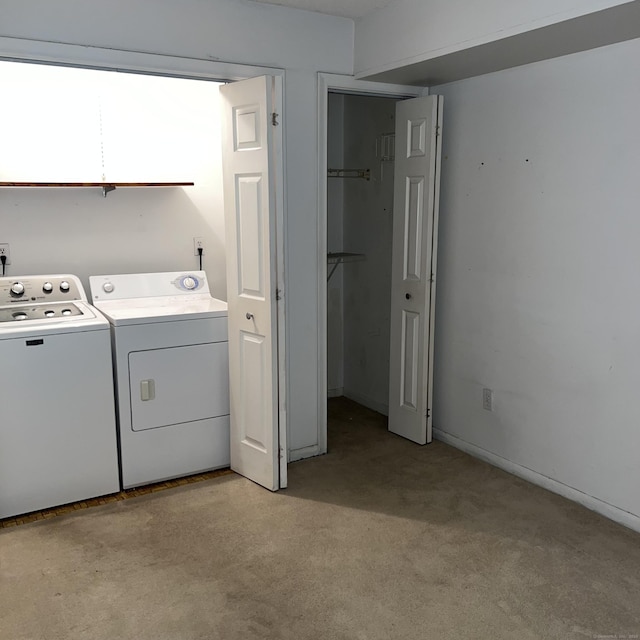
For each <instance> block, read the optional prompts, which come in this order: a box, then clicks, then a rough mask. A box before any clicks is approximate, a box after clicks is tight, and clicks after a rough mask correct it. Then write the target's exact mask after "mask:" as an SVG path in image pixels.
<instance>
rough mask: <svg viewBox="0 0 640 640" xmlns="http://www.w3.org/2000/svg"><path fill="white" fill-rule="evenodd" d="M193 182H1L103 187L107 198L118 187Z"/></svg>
mask: <svg viewBox="0 0 640 640" xmlns="http://www.w3.org/2000/svg"><path fill="white" fill-rule="evenodd" d="M193 185H194V183H193V182H0V187H49V188H51V187H101V188H102V194H103V195H104V197H105V198H106V197H107V193H109V191H113V190H114V189H116V188H117V187H192V186H193Z"/></svg>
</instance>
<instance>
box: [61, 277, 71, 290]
mask: <svg viewBox="0 0 640 640" xmlns="http://www.w3.org/2000/svg"><path fill="white" fill-rule="evenodd" d="M70 288H71V287H70V286H69V283H68V282H67V281H66V280H63V281H62V282H61V283H60V291H62V293H67V291H69V289H70Z"/></svg>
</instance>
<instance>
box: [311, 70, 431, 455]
mask: <svg viewBox="0 0 640 640" xmlns="http://www.w3.org/2000/svg"><path fill="white" fill-rule="evenodd" d="M329 93H342V94H350V95H360V96H370V97H383V98H397V99H399V100H402V99H405V98H419V97H421V96H426V95H429V88H428V87H412V86H407V85H401V84H385V83H382V82H369V81H365V80H356V79H355V78H354V77H353V76H343V75H338V74H333V73H318V232H317V233H318V269H317V271H318V451H317V454H323V453H326V452H327V355H328V351H327V219H328V214H327V185H328V180H327V166H328V165H327V142H328V130H329ZM312 455H313V454H312Z"/></svg>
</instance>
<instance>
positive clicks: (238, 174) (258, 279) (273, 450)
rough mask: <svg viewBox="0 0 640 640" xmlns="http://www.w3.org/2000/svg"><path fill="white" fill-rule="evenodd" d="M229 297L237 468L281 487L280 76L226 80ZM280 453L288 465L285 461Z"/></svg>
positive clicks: (283, 450)
mask: <svg viewBox="0 0 640 640" xmlns="http://www.w3.org/2000/svg"><path fill="white" fill-rule="evenodd" d="M220 92H221V94H222V108H223V118H222V119H223V133H222V136H223V137H222V150H223V151H222V157H223V179H224V201H225V205H224V206H225V226H226V246H227V296H228V298H227V301H228V305H229V379H230V397H231V407H230V409H231V411H230V414H231V468H232V469H233V470H234V471H237V472H238V473H240V474H241V475H243V476H246V477H247V478H249V479H250V480H253V481H254V482H257V483H258V484H261V485H262V486H264V487H266V488H267V489H270V490H272V491H275V490H277V489H280V488H283V487H285V486H286V455H287V449H286V442H285V441H284V440H285V432H284V429H282V430H281V429H279V420H278V415H279V411H278V396H279V394H278V309H277V302H276V281H277V272H278V270H277V261H276V251H277V237H278V236H277V231H278V229H277V224H276V204H277V203H276V195H277V194H278V193H279V192H280V190H279V189H277V188H276V166H275V164H276V160H277V159H278V158H280V157H281V156H280V155H279V154H280V150H279V149H278V148H277V146H278V145H277V144H276V143H277V142H278V141H279V140H280V139H281V137H280V136H279V135H276V134H275V133H274V130H275V129H276V125H275V124H274V119H273V116H272V114H273V113H275V112H276V108H275V106H274V105H275V104H276V103H277V102H278V99H279V96H278V92H277V91H276V80H275V79H274V78H273V77H271V76H261V77H258V78H252V79H250V80H243V81H241V82H234V83H230V84H228V85H225V86H224V87H221V88H220ZM281 461H282V465H281V464H280V463H281Z"/></svg>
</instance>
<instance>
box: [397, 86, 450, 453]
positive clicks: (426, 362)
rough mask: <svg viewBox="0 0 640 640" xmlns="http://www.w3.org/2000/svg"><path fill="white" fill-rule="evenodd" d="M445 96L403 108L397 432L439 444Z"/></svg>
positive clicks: (399, 107)
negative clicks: (436, 383) (436, 373)
mask: <svg viewBox="0 0 640 640" xmlns="http://www.w3.org/2000/svg"><path fill="white" fill-rule="evenodd" d="M442 101H443V98H442V96H427V97H424V98H413V99H411V100H403V101H400V102H398V104H397V106H396V159H395V180H394V201H393V212H394V213H393V257H392V272H391V351H390V365H389V366H390V371H389V373H390V377H389V431H392V432H393V433H397V434H398V435H401V436H404V437H405V438H408V439H409V440H413V441H414V442H417V443H418V444H426V443H427V442H431V420H432V415H431V414H432V402H433V401H432V395H433V330H434V311H435V287H436V249H437V237H438V197H439V182H440V130H441V120H442Z"/></svg>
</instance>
